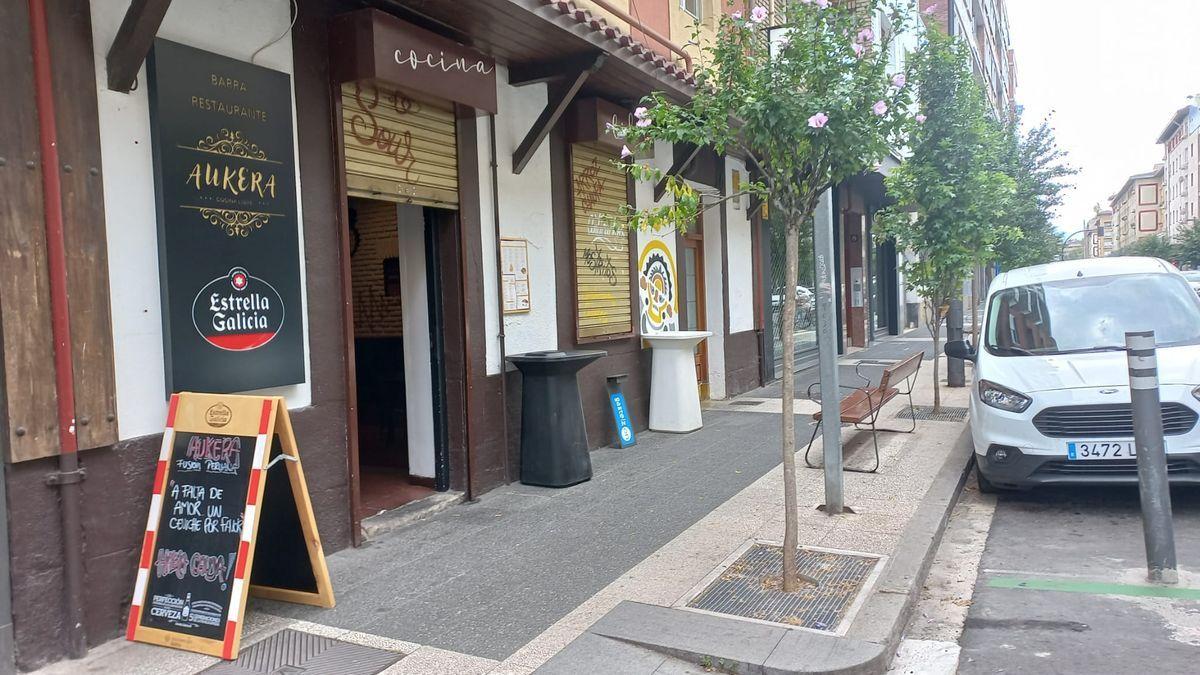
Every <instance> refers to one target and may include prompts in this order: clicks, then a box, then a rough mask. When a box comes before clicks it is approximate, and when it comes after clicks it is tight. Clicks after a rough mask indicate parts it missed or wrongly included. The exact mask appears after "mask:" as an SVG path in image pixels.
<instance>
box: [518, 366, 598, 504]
mask: <svg viewBox="0 0 1200 675" xmlns="http://www.w3.org/2000/svg"><path fill="white" fill-rule="evenodd" d="M607 355H608V352H605V351H603V350H599V349H595V350H578V351H565V352H560V351H547V352H528V353H525V354H514V355H513V356H509V357H508V360H509V361H511V362H512V364H513V365H514V366H516V367H517V369H518V370H520V371H521V380H522V383H521V482H522V483H525V484H526V485H542V486H546V487H567V486H569V485H575V484H576V483H582V482H584V481H585V480H590V479H591V477H592V458H591V457H590V456H589V455H588V440H587V428H586V426H585V424H584V421H583V401H582V399H581V398H580V396H579V379H578V377H577V374H578V372H579V371H580V370H581V369H583V367H584V366H586V365H588V364H589V363H591V362H592V361H595V360H596V359H598V358H600V357H602V356H607Z"/></svg>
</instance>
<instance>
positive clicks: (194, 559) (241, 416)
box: [125, 393, 333, 659]
mask: <svg viewBox="0 0 1200 675" xmlns="http://www.w3.org/2000/svg"><path fill="white" fill-rule="evenodd" d="M260 546H261V550H263V551H264V555H263V557H262V558H260V559H258V560H255V557H254V552H255V549H256V548H258V547H260ZM248 592H253V593H254V594H255V595H258V596H261V597H265V598H272V599H276V600H286V601H289V602H301V603H306V604H311V605H317V606H320V607H332V606H333V588H332V586H331V585H330V582H329V571H328V569H327V568H326V566H325V555H324V554H323V553H322V552H321V539H320V537H319V536H318V534H317V523H316V520H315V519H314V518H313V511H312V502H311V501H309V497H308V487H307V485H306V484H305V482H304V471H303V469H302V468H301V465H300V455H299V452H298V450H297V447H296V438H295V436H294V435H293V433H292V423H291V420H290V419H288V411H287V405H286V404H285V403H284V401H283V399H282V398H279V397H277V396H233V395H223V394H190V393H184V394H174V395H173V396H171V402H170V406H169V408H168V412H167V424H166V431H165V432H164V433H163V441H162V449H161V450H160V451H159V455H158V469H157V471H156V473H155V475H154V492H153V494H152V496H151V498H150V516H149V518H148V520H147V522H146V534H145V538H144V540H143V543H142V556H141V560H140V563H139V565H138V573H137V582H136V584H135V586H134V589H133V603H132V606H131V607H130V609H129V624H128V629H127V630H126V634H125V636H126V638H127V639H129V640H137V641H140V642H149V643H153V644H158V645H165V646H168V647H176V648H178V649H187V650H191V651H195V652H200V653H202V654H210V655H212V656H219V657H221V658H224V659H234V658H237V653H238V646H239V644H240V642H241V637H242V630H241V629H242V617H243V614H244V613H245V608H246V596H247V593H248Z"/></svg>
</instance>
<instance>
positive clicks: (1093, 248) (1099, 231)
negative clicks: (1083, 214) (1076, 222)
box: [1083, 207, 1116, 258]
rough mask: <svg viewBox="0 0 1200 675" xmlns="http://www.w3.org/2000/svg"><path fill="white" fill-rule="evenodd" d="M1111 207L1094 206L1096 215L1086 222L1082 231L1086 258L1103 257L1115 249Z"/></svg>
mask: <svg viewBox="0 0 1200 675" xmlns="http://www.w3.org/2000/svg"><path fill="white" fill-rule="evenodd" d="M1112 224H1113V212H1112V209H1103V210H1101V209H1100V208H1099V207H1097V208H1096V215H1094V216H1092V218H1091V220H1089V221H1088V222H1087V228H1086V229H1085V230H1084V232H1083V255H1084V257H1086V258H1103V257H1104V256H1106V255H1108V254H1109V253H1112V252H1113V251H1114V250H1116V246H1115V245H1114V242H1115V233H1114V232H1113V227H1112Z"/></svg>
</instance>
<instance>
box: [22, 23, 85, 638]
mask: <svg viewBox="0 0 1200 675" xmlns="http://www.w3.org/2000/svg"><path fill="white" fill-rule="evenodd" d="M29 38H30V40H29V41H30V44H31V51H32V53H33V84H34V93H35V97H36V101H37V112H38V140H39V141H40V143H41V153H42V201H43V203H44V208H45V212H46V254H47V255H46V258H47V261H46V262H47V265H46V266H47V268H48V271H49V275H50V313H51V329H52V333H53V336H54V383H55V386H56V388H57V392H58V396H57V404H58V444H59V455H58V473H55V474H50V475H49V476H47V478H46V482H47V483H48V484H50V485H57V486H58V488H59V501H60V503H61V504H62V506H61V510H62V527H63V565H64V570H63V577H64V584H63V586H64V593H65V598H64V600H65V611H66V623H67V654H68V655H69V656H70V657H71V658H73V659H78V658H83V656H84V655H86V654H87V634H86V632H85V630H84V626H83V602H82V599H83V542H82V537H81V528H80V518H79V482H80V481H81V480H83V476H84V472H83V469H81V468H80V466H79V456H78V454H77V453H76V451H77V450H78V443H77V441H76V437H75V381H74V376H73V367H72V363H71V319H70V316H71V315H70V310H69V308H68V299H67V249H66V244H65V243H64V237H63V209H62V184H61V183H60V182H59V177H58V171H59V161H58V129H57V127H56V121H55V120H56V118H55V114H54V89H53V82H52V80H51V76H50V40H49V37H48V35H47V31H46V7H45V4H44V2H43V0H29Z"/></svg>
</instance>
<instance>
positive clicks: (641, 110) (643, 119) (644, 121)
mask: <svg viewBox="0 0 1200 675" xmlns="http://www.w3.org/2000/svg"><path fill="white" fill-rule="evenodd" d="M633 116H634V117H636V118H637V122H636V124H637V126H639V127H648V126H650V124H651V122H650V111H649V110H647V109H646V106H638V107H637V108H635V109H634V111H633Z"/></svg>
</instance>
